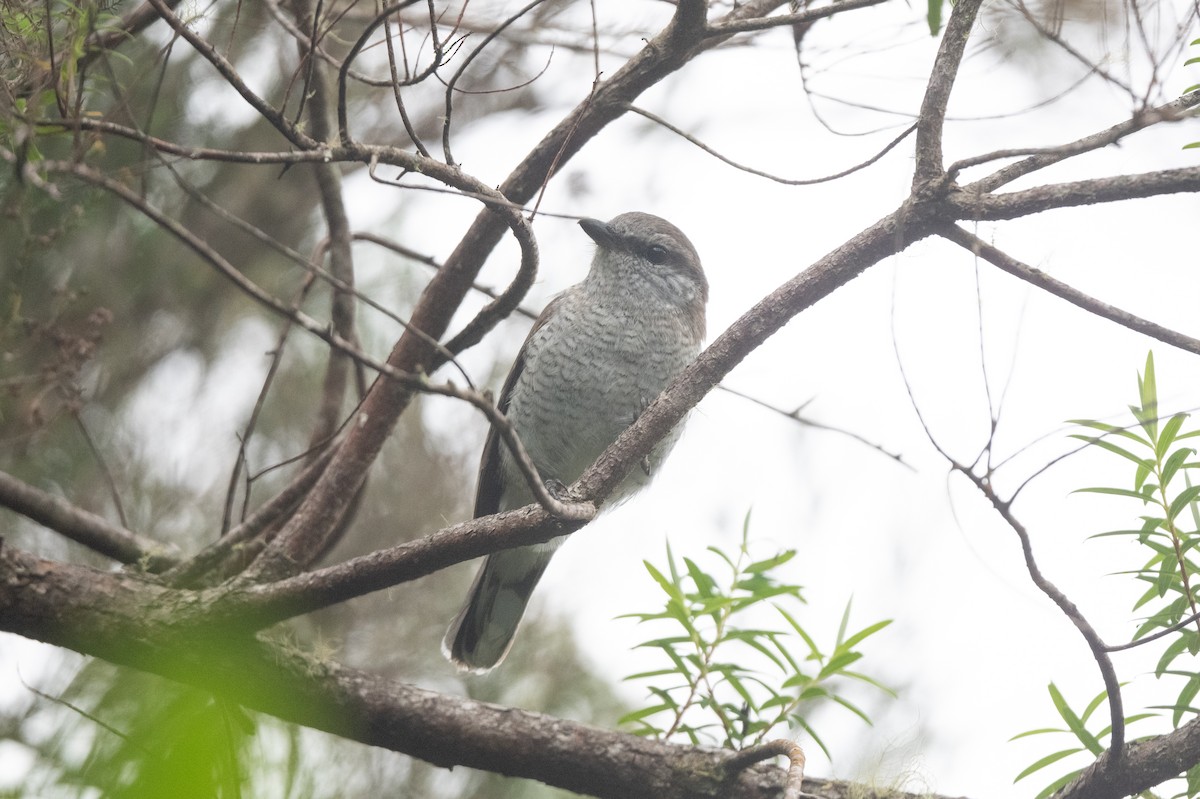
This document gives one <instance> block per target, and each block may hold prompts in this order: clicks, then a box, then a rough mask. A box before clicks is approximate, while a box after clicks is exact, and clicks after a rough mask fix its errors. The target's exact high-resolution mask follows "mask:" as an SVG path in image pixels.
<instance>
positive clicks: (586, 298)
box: [442, 211, 708, 674]
mask: <svg viewBox="0 0 1200 799" xmlns="http://www.w3.org/2000/svg"><path fill="white" fill-rule="evenodd" d="M579 225H580V227H582V228H583V231H584V233H586V234H587V235H588V236H589V237H590V238H591V239H592V241H594V242H595V244H596V250H595V255H594V257H593V259H592V262H591V267H590V269H589V271H588V274H587V276H586V277H585V278H584V279H583V281H581V282H579V283H577V284H575V285H573V286H571V287H570V288H568V289H566V290H565V291H563V292H562V293H561V294H559V295H558V296H557V297H555V298H554V299H553V300H551V302H550V303H549V304H548V305H547V306H546V309H545V310H544V311H543V312H542V313H541V315H540V316H539V317H538V318H537V320H536V321H535V322H534V324H533V327H532V329H531V330H530V331H529V335H528V336H527V338H526V339H525V342H524V344H523V345H522V346H521V349H520V351H519V352H518V354H517V357H516V360H515V362H514V363H513V366H512V369H511V370H510V371H509V373H508V377H507V379H506V380H505V381H504V386H503V388H502V389H501V392H500V396H499V398H498V402H497V405H498V408H499V410H500V411H501V412H502V413H504V414H505V415H506V416H507V418H508V420H509V422H510V423H511V425H512V427H513V429H514V430H515V431H516V433H517V435H518V436H519V437H520V439H521V442H522V443H523V444H524V445H525V449H526V451H527V452H528V453H529V456H530V459H531V460H532V461H533V463H534V465H535V466H536V467H537V470H538V474H539V475H540V476H541V477H542V479H543V480H545V481H546V483H547V485H548V486H549V487H551V488H552V489H553V490H557V488H558V486H568V485H570V484H571V483H573V482H575V480H577V479H578V478H579V477H580V475H582V474H583V472H584V470H585V469H587V468H588V467H589V466H591V465H592V463H593V462H595V460H596V459H597V458H599V457H600V454H601V453H602V452H604V450H605V449H606V448H607V447H608V446H609V444H611V443H612V442H613V441H615V440H616V439H617V437H618V436H619V435H620V434H621V433H622V432H623V431H624V430H625V429H626V428H627V427H629V426H630V425H631V424H633V422H634V421H635V420H636V419H637V417H638V415H639V414H640V413H641V412H642V411H643V410H644V409H645V408H646V406H647V405H649V404H650V402H651V401H653V400H654V398H655V397H657V396H658V395H659V394H660V393H661V392H662V391H663V389H665V388H666V387H667V385H669V384H670V382H671V381H672V380H673V379H674V378H675V377H676V376H677V375H678V374H679V373H680V372H681V371H683V369H684V367H686V366H687V365H688V364H689V363H691V362H692V361H693V360H694V359H695V358H696V356H697V355H698V354H699V352H700V346H701V344H702V342H703V340H704V335H705V306H706V304H707V302H708V281H707V279H706V278H705V275H704V270H703V268H702V267H701V265H700V256H699V255H698V254H697V252H696V248H695V247H694V246H693V245H692V242H691V241H690V240H689V239H688V237H687V236H685V235H684V233H683V231H681V230H680V229H679V228H677V227H676V226H675V225H673V224H671V223H670V222H668V221H667V220H665V219H662V218H661V217H658V216H654V215H653V214H648V213H643V212H640V211H632V212H628V213H623V214H621V215H619V216H617V217H615V218H613V219H612V220H610V221H608V222H601V221H599V220H597V219H587V218H585V219H582V220H580V222H579ZM680 432H681V429H680V427H679V426H676V428H675V429H674V430H672V432H671V433H669V434H668V435H667V436H666V437H664V439H663V440H662V441H660V442H659V443H658V444H657V445H656V446H655V448H654V449H653V450H652V451H651V454H650V455H649V456H648V458H647V459H645V460H644V461H643V463H642V468H635V469H633V470H632V471H631V473H630V475H629V476H628V477H626V478H625V480H624V481H623V482H622V483H621V484H620V485H619V486H618V487H617V489H616V490H615V491H614V492H613V494H612V495H611V496H610V497H609V499H608V500H607V501H606V502H605V504H604V506H603V508H604V509H607V508H611V507H612V506H614V505H616V504H619V503H620V502H622V501H623V500H625V499H627V498H628V497H629V496H630V495H632V494H633V493H634V492H636V491H637V490H638V489H640V488H641V487H643V486H644V485H645V484H646V483H648V482H649V480H650V477H651V476H652V475H653V474H654V473H655V471H656V466H657V464H658V463H660V462H661V461H662V459H663V458H664V457H665V456H666V455H667V453H668V452H669V451H670V449H671V448H672V447H673V446H674V444H675V441H676V440H677V439H678V437H679V434H680ZM533 501H534V497H533V493H532V492H531V491H530V489H529V486H528V484H527V483H526V481H525V478H524V477H523V476H522V474H521V472H520V470H519V468H518V466H517V464H516V463H515V461H514V459H513V457H512V455H511V453H510V452H509V450H508V448H507V447H506V446H505V445H504V444H503V442H502V441H501V439H500V436H499V435H497V433H496V429H495V428H494V427H493V428H491V430H490V431H489V433H488V436H487V440H486V442H485V444H484V448H483V455H482V457H481V459H480V464H479V478H478V483H477V486H476V493H475V509H474V514H475V518H479V517H481V516H488V515H491V514H493V513H498V512H500V511H506V510H512V509H514V508H519V507H522V506H524V505H528V504H530V503H531V502H533ZM565 538H566V536H559V537H558V538H555V539H552V540H551V541H548V542H546V543H544V544H536V545H533V546H522V547H517V548H513V549H507V550H502V551H500V552H496V553H493V554H491V555H489V556H487V558H486V559H485V560H484V563H483V565H482V566H481V567H480V569H479V571H478V573H477V574H476V576H475V581H474V583H473V584H472V586H471V589H470V592H469V593H468V595H467V601H466V604H465V605H464V606H463V608H462V610H461V611H460V612H459V613H458V615H457V616H456V617H455V618H454V620H453V621H452V622H451V624H450V627H449V629H448V630H447V632H446V635H445V638H444V639H443V641H442V651H443V653H444V654H445V655H446V657H447V658H449V660H450V661H451V662H452V663H453V664H454V665H455V666H457V667H458V669H459V670H460V671H464V672H471V673H475V674H482V673H486V672H488V671H490V670H492V669H493V668H495V667H496V666H497V665H499V664H500V662H501V661H503V660H504V658H505V656H506V655H507V654H508V651H509V649H510V648H511V647H512V643H513V638H514V636H515V635H516V632H517V628H518V626H519V625H520V622H521V617H522V616H523V615H524V613H525V608H526V605H527V604H528V603H529V598H530V596H531V595H532V594H533V590H534V588H535V586H536V585H537V583H538V580H539V579H541V576H542V573H543V572H544V571H545V569H546V566H547V564H548V563H549V562H550V558H551V557H552V556H553V555H554V552H555V551H556V550H557V549H558V547H559V546H560V545H561V544H562V542H563V540H564V539H565Z"/></svg>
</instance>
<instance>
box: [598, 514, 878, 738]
mask: <svg viewBox="0 0 1200 799" xmlns="http://www.w3.org/2000/svg"><path fill="white" fill-rule="evenodd" d="M708 552H709V553H711V554H712V555H714V556H715V559H716V561H717V563H718V570H717V573H716V574H714V573H713V572H711V571H705V570H704V569H703V568H701V566H700V565H699V564H698V563H697V562H696V561H694V560H692V559H691V558H688V557H682V558H679V559H678V560H677V559H676V557H675V555H674V553H673V552H672V551H671V547H670V544H668V545H667V569H666V571H665V572H664V571H662V570H660V569H658V568H657V567H655V566H654V565H653V564H651V563H650V562H648V561H647V562H646V563H645V566H646V570H647V571H648V572H649V573H650V575H651V577H652V578H653V579H654V581H655V582H656V583H657V584H658V586H659V588H661V589H662V592H663V594H665V595H666V600H665V603H664V605H663V608H662V610H659V611H656V612H650V613H632V614H628V615H627V616H625V618H635V619H637V620H638V621H639V622H640V623H653V624H654V625H656V626H658V627H662V626H666V627H667V628H668V629H669V630H670V634H668V635H666V636H662V637H655V638H652V639H650V640H648V641H644V642H643V643H641V644H639V647H640V648H645V649H653V650H656V651H657V652H659V653H660V654H661V656H662V659H663V660H664V661H665V665H664V666H662V667H661V668H658V669H654V670H651V671H645V672H641V673H638V674H633V675H630V676H629V677H626V678H625V679H626V680H639V681H647V682H649V686H648V690H649V695H650V700H651V701H650V703H649V704H648V705H646V706H645V707H643V708H640V709H638V710H635V711H633V712H631V713H628V714H626V715H625V716H624V717H623V718H622V719H621V723H622V724H632V725H635V729H634V730H633V731H634V732H635V733H636V734H638V735H644V736H653V737H656V738H659V739H663V740H667V739H671V738H675V737H682V738H684V739H686V740H688V741H690V742H691V743H693V744H700V743H711V742H717V743H720V744H721V745H722V746H725V747H728V748H732V749H741V748H744V747H746V746H752V745H754V744H757V743H760V742H762V741H763V740H764V739H765V738H766V737H767V735H768V733H770V732H771V731H772V730H774V729H775V728H777V727H779V726H781V725H785V724H786V725H788V726H789V727H798V728H800V729H802V730H804V731H805V733H807V734H808V735H809V736H811V737H812V739H813V740H814V741H815V742H816V743H817V745H818V746H820V747H821V749H822V750H823V751H824V752H825V754H826V755H827V756H828V755H829V751H828V749H827V748H826V746H825V744H824V743H823V742H822V740H821V738H820V736H818V735H817V733H816V731H815V730H814V729H813V728H812V725H811V724H810V722H809V718H810V717H811V715H812V713H811V711H812V710H813V709H815V708H818V707H820V706H821V705H822V704H827V703H835V704H837V705H840V706H842V707H844V708H846V709H847V710H849V711H850V712H851V713H853V714H854V715H856V716H858V717H859V718H861V719H862V720H863V721H865V722H867V723H868V724H870V723H871V720H870V718H869V717H868V716H867V714H866V713H865V712H864V711H863V710H862V709H860V708H859V707H858V706H856V705H855V704H854V703H853V702H851V701H850V700H849V699H847V698H846V697H845V696H843V695H842V694H841V693H840V687H841V685H842V684H843V683H844V682H846V681H847V680H850V681H857V682H863V683H866V684H868V685H872V686H874V687H876V688H879V689H880V690H883V691H885V692H887V693H889V694H890V693H891V691H890V690H889V689H887V688H885V687H883V686H882V685H880V683H879V682H877V681H876V680H875V679H873V678H871V677H869V676H867V675H866V674H863V673H861V672H858V671H855V670H853V669H851V666H853V665H854V664H855V663H856V662H857V661H858V660H859V659H861V658H862V653H861V652H859V651H858V649H857V647H858V646H859V645H860V644H861V643H862V642H863V641H864V640H866V639H867V638H868V637H870V636H872V635H874V634H875V633H877V632H879V631H880V630H882V629H883V628H884V627H887V626H888V625H889V624H890V623H891V621H890V620H886V621H880V622H876V623H874V624H871V625H869V626H868V627H865V628H863V629H861V630H858V631H857V632H853V633H851V632H849V631H848V629H849V618H850V606H849V604H847V607H846V611H845V613H844V614H843V616H842V621H841V625H840V627H839V629H838V632H837V637H836V639H835V640H834V642H833V645H832V646H831V647H830V648H829V649H828V650H827V651H826V650H823V649H822V648H821V647H820V646H818V645H817V642H816V640H815V639H814V638H813V636H812V635H810V634H809V633H808V632H807V631H806V630H805V629H804V626H803V625H802V624H801V623H800V622H799V621H798V619H797V613H796V611H795V608H796V607H797V606H798V605H800V604H802V603H803V602H804V599H803V597H802V596H801V586H799V585H793V584H791V583H787V582H784V581H782V580H781V579H780V578H779V577H778V575H777V570H778V569H780V567H782V566H783V565H784V564H786V563H788V562H789V561H790V560H792V558H794V557H795V555H796V551H795V550H785V551H783V552H780V553H778V554H776V555H773V556H771V557H768V558H764V559H759V560H755V559H753V558H752V557H751V554H750V540H749V515H747V517H746V522H745V524H744V525H743V530H742V541H741V545H740V546H739V548H738V551H737V552H736V553H734V554H733V555H732V556H731V555H730V554H728V553H726V552H724V551H723V550H721V549H720V548H718V547H715V546H710V547H708ZM764 609H766V610H769V611H770V612H771V614H772V615H773V616H774V617H775V618H776V620H777V621H781V622H782V625H780V628H779V629H770V628H767V627H762V626H757V625H756V624H755V623H754V622H753V621H752V619H753V618H755V617H759V616H761V613H758V612H756V611H762V610H764Z"/></svg>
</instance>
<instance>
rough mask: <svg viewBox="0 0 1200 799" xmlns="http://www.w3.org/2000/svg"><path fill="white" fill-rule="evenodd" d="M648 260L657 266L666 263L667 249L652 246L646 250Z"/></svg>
mask: <svg viewBox="0 0 1200 799" xmlns="http://www.w3.org/2000/svg"><path fill="white" fill-rule="evenodd" d="M646 260H647V261H649V262H650V263H652V264H655V265H656V266H657V265H658V264H663V263H666V261H667V248H666V247H663V246H662V245H661V244H651V245H650V246H649V247H647V248H646Z"/></svg>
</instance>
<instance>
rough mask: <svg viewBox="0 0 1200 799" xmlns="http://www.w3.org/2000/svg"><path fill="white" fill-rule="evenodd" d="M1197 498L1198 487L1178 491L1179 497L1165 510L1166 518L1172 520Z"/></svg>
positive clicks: (1199, 487) (1199, 494) (1198, 493)
mask: <svg viewBox="0 0 1200 799" xmlns="http://www.w3.org/2000/svg"><path fill="white" fill-rule="evenodd" d="M1176 454H1178V453H1176ZM1198 496H1200V486H1190V487H1188V488H1185V489H1184V490H1183V491H1180V492H1179V496H1177V497H1175V499H1173V500H1171V507H1170V508H1168V509H1167V518H1168V519H1172V520H1174V518H1175V517H1176V516H1178V515H1179V513H1180V511H1182V510H1183V509H1184V508H1186V507H1187V506H1188V505H1189V504H1190V503H1191V502H1193V501H1194V500H1195V499H1196V497H1198Z"/></svg>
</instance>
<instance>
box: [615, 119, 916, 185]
mask: <svg viewBox="0 0 1200 799" xmlns="http://www.w3.org/2000/svg"><path fill="white" fill-rule="evenodd" d="M628 108H629V110H630V111H632V112H633V113H635V114H638V115H640V116H644V117H645V118H646V119H649V120H650V121H651V122H654V123H656V124H659V125H661V126H662V127H664V128H666V129H667V130H669V131H671V132H672V133H674V134H676V135H677V136H681V137H682V138H684V139H687V140H688V141H689V142H691V143H692V144H694V145H696V146H697V147H699V148H700V149H701V150H703V151H704V152H706V153H708V154H709V155H711V156H713V157H714V158H716V159H717V160H719V161H721V162H723V163H726V164H729V166H731V167H733V168H734V169H738V170H741V171H742V172H749V173H750V174H751V175H757V176H759V177H760V178H766V179H767V180H772V181H774V182H776V183H782V184H783V185H785V186H814V185H816V184H818V183H828V182H829V181H831V180H837V179H838V178H844V177H846V176H847V175H852V174H854V173H855V172H858V171H859V170H860V169H866V168H867V167H869V166H870V165H871V164H873V163H875V162H876V161H878V160H879V159H880V158H883V157H884V156H885V155H887V154H888V153H889V152H891V151H892V149H893V148H894V147H895V146H896V145H897V144H899V143H900V142H902V141H904V140H905V139H907V138H908V136H909V134H910V133H912V132H913V131H914V130H916V129H917V125H916V123H915V122H914V123H913V124H912V125H909V126H908V127H907V128H906V129H905V130H904V132H903V133H901V134H900V135H899V136H897V137H896V138H894V139H892V140H891V141H890V142H888V143H887V144H886V145H885V146H884V148H883V149H882V150H880V151H879V152H877V153H875V155H873V156H871V157H870V158H868V159H867V160H866V161H863V162H862V163H860V164H856V165H854V166H852V167H849V168H848V169H843V170H842V171H841V172H835V173H834V174H832V175H826V176H825V177H823V178H805V179H791V178H783V177H780V176H778V175H775V174H772V173H771V172H763V171H762V170H759V169H755V168H754V167H749V166H746V165H745V164H739V163H738V162H737V161H734V160H733V159H731V158H727V157H725V156H723V155H721V154H720V153H719V152H717V151H716V150H714V149H713V148H711V147H709V146H708V145H707V144H705V143H704V142H702V141H700V140H699V139H697V138H696V137H695V136H693V135H692V134H690V133H688V132H686V131H684V130H681V129H680V128H677V127H675V126H674V125H672V124H671V123H670V122H668V121H666V120H665V119H663V118H662V117H660V116H657V115H655V114H652V113H650V112H649V111H646V110H644V109H641V108H638V107H637V106H635V105H630V106H628Z"/></svg>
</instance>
